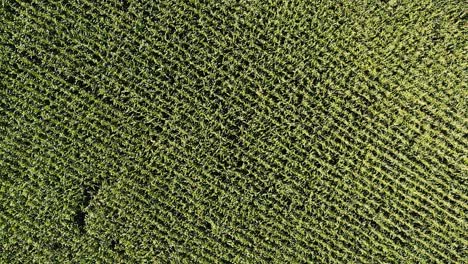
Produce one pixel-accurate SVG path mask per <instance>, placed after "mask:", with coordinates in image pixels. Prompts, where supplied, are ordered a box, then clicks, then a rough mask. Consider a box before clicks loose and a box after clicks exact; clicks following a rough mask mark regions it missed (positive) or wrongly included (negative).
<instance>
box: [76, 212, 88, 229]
mask: <svg viewBox="0 0 468 264" xmlns="http://www.w3.org/2000/svg"><path fill="white" fill-rule="evenodd" d="M85 218H86V213H85V212H84V211H83V210H79V211H78V212H77V213H76V215H75V217H74V221H75V223H76V224H77V225H78V228H79V230H80V233H84V231H85V229H84V228H85V224H86V222H85Z"/></svg>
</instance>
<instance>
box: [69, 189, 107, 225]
mask: <svg viewBox="0 0 468 264" xmlns="http://www.w3.org/2000/svg"><path fill="white" fill-rule="evenodd" d="M100 187H101V186H100V185H94V186H85V187H84V188H83V200H82V204H81V205H82V206H80V208H79V209H78V211H77V212H76V214H75V217H74V222H75V223H76V225H78V228H79V230H80V232H81V233H84V232H85V227H86V221H85V219H86V215H87V213H86V211H85V210H84V209H85V208H87V207H88V206H89V204H90V203H91V201H92V199H93V197H94V196H95V195H96V193H97V192H98V191H99V189H100Z"/></svg>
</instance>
